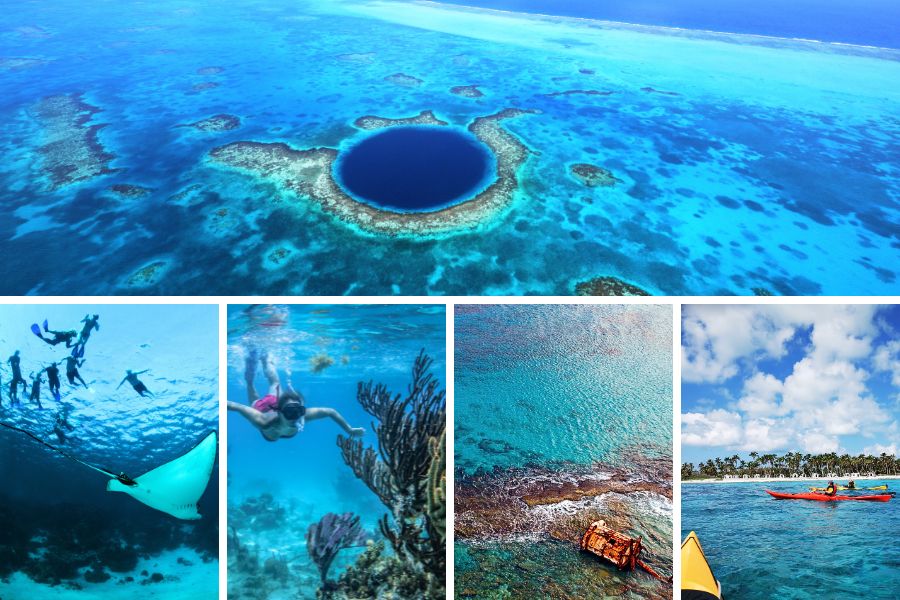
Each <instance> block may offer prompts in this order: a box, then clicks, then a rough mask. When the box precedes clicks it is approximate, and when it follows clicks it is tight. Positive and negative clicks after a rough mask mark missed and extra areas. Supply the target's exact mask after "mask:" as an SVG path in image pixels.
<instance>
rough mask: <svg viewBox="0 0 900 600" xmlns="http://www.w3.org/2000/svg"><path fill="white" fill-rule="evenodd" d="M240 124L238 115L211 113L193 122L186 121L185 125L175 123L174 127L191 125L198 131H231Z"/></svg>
mask: <svg viewBox="0 0 900 600" xmlns="http://www.w3.org/2000/svg"><path fill="white" fill-rule="evenodd" d="M240 126H241V119H240V117H236V116H234V115H227V114H224V113H223V114H218V115H213V116H211V117H209V118H206V119H201V120H199V121H194V122H193V123H188V124H186V125H176V127H193V128H194V129H197V130H199V131H206V132H219V131H231V130H232V129H237V128H238V127H240Z"/></svg>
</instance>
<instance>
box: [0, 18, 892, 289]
mask: <svg viewBox="0 0 900 600" xmlns="http://www.w3.org/2000/svg"><path fill="white" fill-rule="evenodd" d="M463 4H468V6H464V5H463ZM609 4H613V5H627V7H625V6H607V5H609ZM720 4H721V3H720V2H713V1H712V0H673V1H672V2H665V3H661V2H655V1H651V0H640V1H637V2H629V3H599V2H587V1H585V0H577V1H573V2H552V1H550V0H485V1H482V2H479V1H476V0H472V1H470V2H468V3H461V4H452V3H442V2H426V1H408V0H327V1H326V0H291V1H287V0H275V1H272V2H270V1H266V2H262V1H253V0H238V1H235V2H229V3H211V2H206V1H199V0H161V1H160V2H152V3H146V2H122V3H116V5H115V7H114V9H113V7H112V5H110V4H108V3H88V4H85V3H84V2H80V1H76V0H59V1H57V2H52V3H47V2H38V1H29V2H20V3H16V9H15V10H8V11H5V12H4V15H3V17H2V18H0V92H2V93H0V124H2V126H0V150H2V152H3V156H4V161H3V163H2V164H0V254H2V256H3V257H4V259H3V261H0V292H2V293H9V294H73V293H74V294H100V295H103V294H166V295H182V294H279V295H280V294H303V295H341V294H358V295H387V294H407V295H426V294H428V295H439V294H452V295H476V294H478V295H495V294H502V295H524V294H546V295H574V294H578V295H647V294H650V295H659V294H671V295H698V294H706V295H719V294H723V295H731V294H739V295H753V294H756V295H819V294H859V295H878V294H886V293H890V292H891V291H892V290H893V291H895V290H896V289H897V264H896V256H897V254H898V250H900V168H898V165H897V160H896V157H897V156H900V141H898V140H900V87H898V86H897V85H896V82H897V81H900V33H898V32H900V27H898V26H897V24H898V23H900V14H898V13H900V8H898V6H897V5H896V3H893V2H887V1H885V0H862V1H861V2H860V1H852V2H851V1H850V0H829V1H826V2H824V3H823V2H812V1H811V0H798V1H797V2H792V3H789V4H790V6H784V4H785V3H783V2H776V1H775V0H765V1H762V2H749V0H747V1H735V2H730V3H728V7H727V9H721V10H720V8H721V7H719V5H720ZM823 5H826V8H827V10H826V9H825V8H822V7H823ZM711 7H713V8H711Z"/></svg>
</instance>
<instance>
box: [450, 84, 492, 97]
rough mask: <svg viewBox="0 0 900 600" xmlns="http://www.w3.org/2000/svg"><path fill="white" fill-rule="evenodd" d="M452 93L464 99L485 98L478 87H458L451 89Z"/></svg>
mask: <svg viewBox="0 0 900 600" xmlns="http://www.w3.org/2000/svg"><path fill="white" fill-rule="evenodd" d="M450 93H451V94H456V95H457V96H462V97H463V98H481V97H482V96H484V92H482V91H481V90H479V89H478V86H477V85H458V86H456V87H452V88H450Z"/></svg>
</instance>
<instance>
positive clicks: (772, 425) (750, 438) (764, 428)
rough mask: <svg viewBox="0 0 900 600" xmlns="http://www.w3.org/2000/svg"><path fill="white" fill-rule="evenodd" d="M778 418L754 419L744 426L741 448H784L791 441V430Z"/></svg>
mask: <svg viewBox="0 0 900 600" xmlns="http://www.w3.org/2000/svg"><path fill="white" fill-rule="evenodd" d="M784 425H785V423H784V421H782V420H778V419H753V420H751V421H747V424H746V425H745V427H744V439H743V441H742V442H741V449H742V450H747V451H753V450H756V451H757V452H768V451H770V450H777V449H778V448H783V447H784V446H785V445H787V444H788V443H789V442H790V441H791V432H790V431H789V430H788V429H787V428H785V426H784Z"/></svg>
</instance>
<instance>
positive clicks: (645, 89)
mask: <svg viewBox="0 0 900 600" xmlns="http://www.w3.org/2000/svg"><path fill="white" fill-rule="evenodd" d="M641 91H642V92H644V93H646V94H662V95H663V96H680V95H681V94H679V93H678V92H667V91H666V90H657V89H655V88H652V87H642V88H641Z"/></svg>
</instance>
